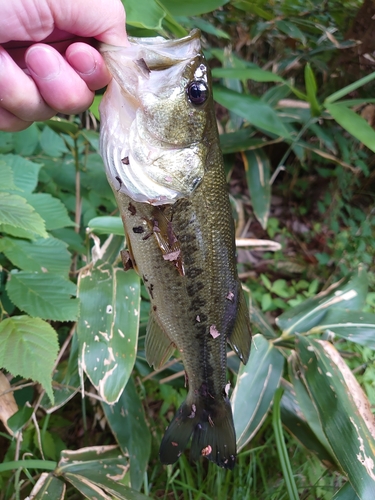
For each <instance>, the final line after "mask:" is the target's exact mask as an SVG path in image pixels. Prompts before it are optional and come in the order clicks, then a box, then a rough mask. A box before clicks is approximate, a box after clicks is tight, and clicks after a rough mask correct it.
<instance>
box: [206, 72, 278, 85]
mask: <svg viewBox="0 0 375 500" xmlns="http://www.w3.org/2000/svg"><path fill="white" fill-rule="evenodd" d="M212 76H213V77H214V78H238V79H239V80H254V81H255V82H281V83H285V80H284V78H282V77H281V76H279V75H276V74H275V73H272V71H266V70H264V69H261V68H213V70H212Z"/></svg>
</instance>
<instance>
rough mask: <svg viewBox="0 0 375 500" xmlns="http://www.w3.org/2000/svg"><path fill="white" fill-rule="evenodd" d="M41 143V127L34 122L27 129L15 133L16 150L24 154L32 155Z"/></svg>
mask: <svg viewBox="0 0 375 500" xmlns="http://www.w3.org/2000/svg"><path fill="white" fill-rule="evenodd" d="M38 143H39V129H38V127H37V125H36V123H33V124H32V125H30V127H28V128H27V129H26V130H21V131H20V132H17V133H16V134H14V150H15V152H16V153H17V154H19V155H22V156H29V155H32V154H33V153H34V151H35V149H36V147H37V145H38Z"/></svg>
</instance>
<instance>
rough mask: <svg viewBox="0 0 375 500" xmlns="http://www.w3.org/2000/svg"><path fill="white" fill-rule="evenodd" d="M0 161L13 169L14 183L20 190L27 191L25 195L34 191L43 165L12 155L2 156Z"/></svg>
mask: <svg viewBox="0 0 375 500" xmlns="http://www.w3.org/2000/svg"><path fill="white" fill-rule="evenodd" d="M0 160H4V161H5V163H6V164H7V165H8V166H9V167H10V168H11V169H12V171H13V179H14V183H15V185H16V186H17V188H18V189H21V190H22V191H25V193H31V192H32V191H34V189H35V188H36V185H37V183H38V174H39V170H40V167H41V166H42V165H41V164H39V163H34V162H32V161H29V160H26V159H25V158H22V156H18V155H12V154H7V155H0Z"/></svg>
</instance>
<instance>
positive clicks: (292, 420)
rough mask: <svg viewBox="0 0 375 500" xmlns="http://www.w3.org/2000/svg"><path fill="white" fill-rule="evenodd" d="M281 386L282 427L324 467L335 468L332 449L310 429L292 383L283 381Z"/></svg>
mask: <svg viewBox="0 0 375 500" xmlns="http://www.w3.org/2000/svg"><path fill="white" fill-rule="evenodd" d="M282 386H283V389H284V393H283V397H282V398H281V403H280V412H281V420H282V422H283V425H284V427H286V428H287V429H288V432H289V433H290V434H292V436H294V437H295V438H296V439H297V440H298V441H299V442H300V443H301V444H302V445H303V446H305V448H307V449H308V450H309V451H311V452H312V453H314V454H315V455H316V456H317V457H318V458H319V460H320V461H321V462H323V463H324V465H325V466H326V467H329V468H337V467H338V466H337V464H336V458H335V457H334V455H332V450H330V451H328V450H327V448H326V447H325V446H323V444H322V443H321V442H320V441H319V439H318V438H317V436H316V434H315V433H314V432H313V430H312V429H311V426H310V425H309V424H310V421H309V420H307V418H306V416H305V415H304V413H303V412H302V408H301V407H300V405H299V404H298V401H297V398H296V393H295V391H294V390H293V386H292V384H290V383H289V382H286V381H283V382H282Z"/></svg>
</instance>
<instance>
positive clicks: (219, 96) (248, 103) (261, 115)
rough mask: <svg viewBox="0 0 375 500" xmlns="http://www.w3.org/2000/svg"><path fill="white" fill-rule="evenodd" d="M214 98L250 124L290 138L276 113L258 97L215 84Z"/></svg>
mask: <svg viewBox="0 0 375 500" xmlns="http://www.w3.org/2000/svg"><path fill="white" fill-rule="evenodd" d="M214 99H215V101H217V102H218V103H219V104H221V105H222V106H225V107H226V108H228V109H229V110H230V111H233V112H234V113H236V114H237V115H239V116H242V118H245V120H247V121H248V122H249V123H250V124H251V125H254V126H255V127H257V128H260V129H262V130H264V131H265V132H269V133H271V134H275V135H277V136H280V137H284V138H290V136H289V132H288V130H287V129H286V127H285V125H284V124H283V122H282V121H281V119H280V118H279V116H278V115H277V113H276V112H275V111H274V110H273V108H271V106H269V105H268V104H267V103H265V102H263V101H262V100H261V99H259V98H258V97H254V96H251V95H248V94H239V93H238V92H234V91H233V90H229V89H226V88H224V87H219V86H215V87H214Z"/></svg>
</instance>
